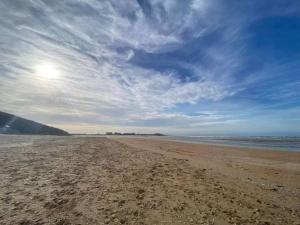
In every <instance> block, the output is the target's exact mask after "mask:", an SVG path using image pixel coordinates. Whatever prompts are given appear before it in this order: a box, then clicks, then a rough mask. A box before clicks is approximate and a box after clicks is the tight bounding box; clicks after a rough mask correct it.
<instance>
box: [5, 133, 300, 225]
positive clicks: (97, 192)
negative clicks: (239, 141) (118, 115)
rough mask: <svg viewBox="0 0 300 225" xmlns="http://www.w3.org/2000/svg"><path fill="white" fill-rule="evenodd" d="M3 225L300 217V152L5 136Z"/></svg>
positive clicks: (224, 224) (219, 223)
mask: <svg viewBox="0 0 300 225" xmlns="http://www.w3.org/2000/svg"><path fill="white" fill-rule="evenodd" d="M0 143H1V144H0V177H1V185H0V196H1V197H0V224H5V225H12V224H14V225H15V224H17V225H24V224H34V225H40V224H43V225H50V224H51V225H53V224H54V225H62V224H64V225H70V224H76V225H77V224H116V225H117V224H137V225H140V224H145V225H146V224H147V225H150V224H151V225H152V224H169V225H173V224H174V225H177V224H178V225H179V224H180V225H181V224H191V225H192V224H216V225H229V224H243V225H244V224H246V225H247V224H248V225H253V224H261V225H263V224H264V225H266V224H276V225H277V224H278V225H279V224H280V225H281V224H287V225H289V224H293V225H294V224H298V223H299V222H300V216H299V215H300V205H299V202H300V183H299V180H300V153H298V152H288V151H286V152H283V151H261V150H255V149H248V150H247V151H245V150H244V149H240V148H232V147H221V146H215V145H207V144H205V145H204V144H189V143H183V142H174V141H168V140H160V139H158V138H154V137H151V138H150V137H149V138H132V137H130V138H126V137H111V138H106V137H100V136H98V137H89V136H70V137H55V136H17V135H14V136H5V135H3V136H0Z"/></svg>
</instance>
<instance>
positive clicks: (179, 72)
mask: <svg viewBox="0 0 300 225" xmlns="http://www.w3.org/2000/svg"><path fill="white" fill-rule="evenodd" d="M0 110H1V111H4V112H9V113H13V114H16V115H18V116H22V117H25V118H28V119H31V120H35V121H38V122H42V123H46V124H49V125H52V126H56V127H59V128H62V129H65V130H67V131H69V132H73V133H104V132H106V131H113V132H116V131H118V132H137V133H152V132H160V133H165V134H173V135H300V1H298V0H264V1H261V0H242V1H236V0H209V1H207V0H185V1H182V0H126V1H120V0H51V1H48V0H30V1H29V0H28V1H24V0H1V1H0Z"/></svg>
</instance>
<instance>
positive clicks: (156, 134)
mask: <svg viewBox="0 0 300 225" xmlns="http://www.w3.org/2000/svg"><path fill="white" fill-rule="evenodd" d="M105 135H142V136H165V135H164V134H161V133H154V134H137V133H120V132H106V133H105Z"/></svg>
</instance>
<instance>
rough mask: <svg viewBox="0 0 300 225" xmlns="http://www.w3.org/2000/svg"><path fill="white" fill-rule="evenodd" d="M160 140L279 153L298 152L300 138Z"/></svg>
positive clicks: (196, 137)
mask: <svg viewBox="0 0 300 225" xmlns="http://www.w3.org/2000/svg"><path fill="white" fill-rule="evenodd" d="M159 138H161V139H167V140H174V141H182V142H188V143H203V144H213V145H221V146H231V147H245V148H257V149H272V150H281V151H298V152H300V137H278V136H276V137H271V136H256V137H254V136H249V137H232V136H230V137H229V136H163V137H159Z"/></svg>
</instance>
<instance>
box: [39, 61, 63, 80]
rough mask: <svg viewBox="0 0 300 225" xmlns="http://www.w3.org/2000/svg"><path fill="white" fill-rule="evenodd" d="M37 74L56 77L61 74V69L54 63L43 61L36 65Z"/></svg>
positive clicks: (50, 77) (51, 77)
mask: <svg viewBox="0 0 300 225" xmlns="http://www.w3.org/2000/svg"><path fill="white" fill-rule="evenodd" d="M35 71H36V74H37V75H38V76H40V77H43V78H46V79H54V78H57V77H58V76H59V71H58V70H57V68H56V67H55V65H53V64H52V63H43V64H40V65H38V66H37V67H36V69H35Z"/></svg>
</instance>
